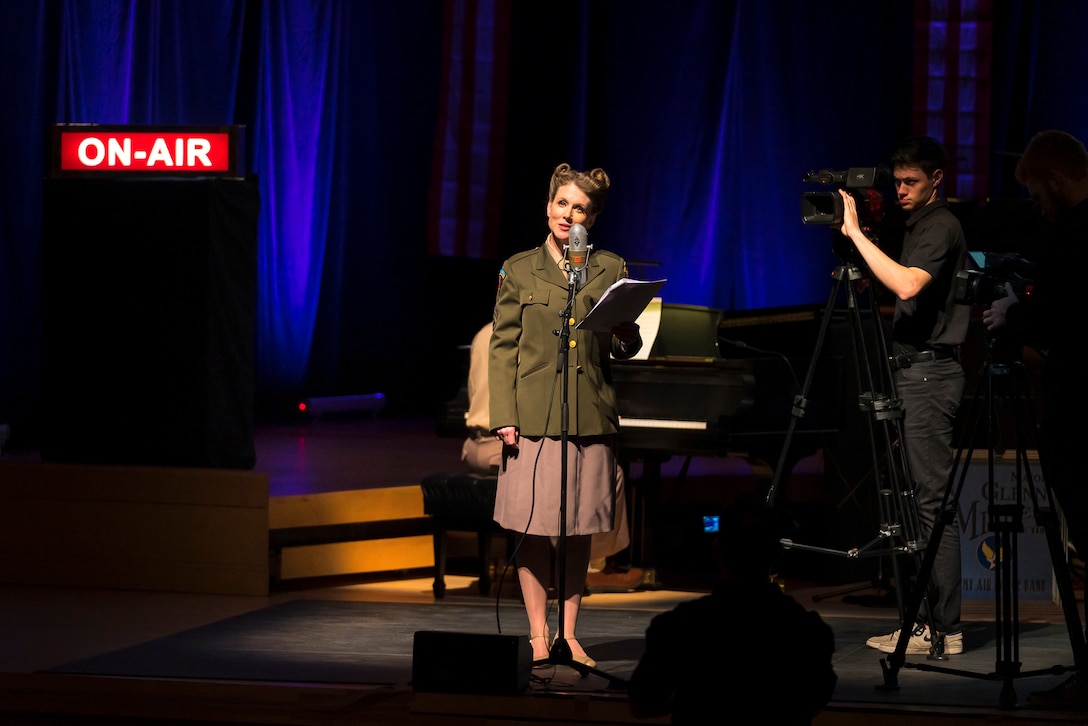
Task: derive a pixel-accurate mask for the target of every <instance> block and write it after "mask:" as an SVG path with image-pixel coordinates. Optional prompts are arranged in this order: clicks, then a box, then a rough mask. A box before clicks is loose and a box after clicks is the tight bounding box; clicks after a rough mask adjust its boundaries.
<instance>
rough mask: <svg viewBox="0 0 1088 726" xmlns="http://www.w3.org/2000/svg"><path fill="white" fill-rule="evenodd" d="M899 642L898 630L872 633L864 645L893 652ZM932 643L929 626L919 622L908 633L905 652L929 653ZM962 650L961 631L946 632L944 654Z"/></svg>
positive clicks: (915, 653) (881, 650) (956, 653)
mask: <svg viewBox="0 0 1088 726" xmlns="http://www.w3.org/2000/svg"><path fill="white" fill-rule="evenodd" d="M898 644H899V631H898V630H896V631H895V632H894V633H888V634H887V635H874V636H873V637H871V638H869V639H868V640H866V641H865V645H867V646H869V647H870V648H876V649H877V650H879V651H880V652H881V653H894V652H895V646H897V645H898ZM931 645H933V640H932V638H931V634H930V632H929V626H928V625H923V624H919V625H916V626H915V627H914V630H913V632H911V634H910V640H908V641H907V650H906V653H907V654H909V655H918V654H919V653H929V649H930V646H931ZM962 652H963V633H946V634H945V636H944V653H945V655H959V654H960V653H962Z"/></svg>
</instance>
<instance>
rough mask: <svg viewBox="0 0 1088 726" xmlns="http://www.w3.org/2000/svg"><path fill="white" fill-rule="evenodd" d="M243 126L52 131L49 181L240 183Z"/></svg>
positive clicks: (60, 128) (76, 126) (64, 127)
mask: <svg viewBox="0 0 1088 726" xmlns="http://www.w3.org/2000/svg"><path fill="white" fill-rule="evenodd" d="M244 128H245V127H244V126H108V125H98V124H56V125H54V126H53V176H54V177H66V176H79V177H103V176H109V177H119V176H125V177H132V176H143V177H147V176H172V177H176V176H182V177H192V176H199V177H204V176H217V177H232V178H241V177H243V176H244V174H243V173H242V172H241V169H242V164H241V155H242V148H243V147H242V130H243V129H244Z"/></svg>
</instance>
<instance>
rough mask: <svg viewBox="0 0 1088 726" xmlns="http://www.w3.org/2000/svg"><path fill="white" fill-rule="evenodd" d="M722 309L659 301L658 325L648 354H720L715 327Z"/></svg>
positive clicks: (659, 355) (666, 355)
mask: <svg viewBox="0 0 1088 726" xmlns="http://www.w3.org/2000/svg"><path fill="white" fill-rule="evenodd" d="M722 316H723V312H722V311H721V310H718V309H717V308H707V307H702V306H700V305H679V304H676V303H662V304H661V325H660V327H659V328H658V331H657V337H656V338H655V339H654V342H653V346H652V347H651V348H650V355H649V358H650V359H651V360H652V359H654V358H677V357H681V358H711V359H712V358H720V357H721V351H720V350H719V349H718V328H719V326H720V325H721V322H722Z"/></svg>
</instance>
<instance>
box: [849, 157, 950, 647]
mask: <svg viewBox="0 0 1088 726" xmlns="http://www.w3.org/2000/svg"><path fill="white" fill-rule="evenodd" d="M945 159H946V157H945V152H944V149H943V148H942V147H941V145H940V143H939V142H938V141H937V140H936V139H933V138H930V137H928V136H923V137H914V138H910V139H907V140H906V141H905V142H903V143H902V144H901V145H900V147H899V148H898V149H897V150H896V152H895V153H894V155H893V156H892V159H891V162H892V173H893V176H894V180H895V190H896V198H897V201H898V203H899V206H900V207H901V208H902V209H903V210H904V211H906V212H907V214H908V215H909V216H908V217H907V220H906V229H905V233H904V236H903V249H902V253H901V254H900V257H899V260H898V261H896V260H894V259H892V258H891V257H889V256H888V255H887V254H885V253H884V251H883V250H881V249H880V248H879V247H878V246H877V245H876V244H875V243H874V242H873V241H872V240H870V239H869V238H868V237H867V236H866V235H865V233H864V232H863V231H862V229H861V227H860V225H859V224H858V212H857V208H856V204H855V201H854V197H853V196H852V195H851V194H849V193H847V192H846V191H845V190H840V192H839V193H840V194H841V195H842V198H843V207H844V213H843V223H842V228H841V230H840V231H841V232H842V234H844V235H846V236H847V237H849V238H850V241H851V242H853V244H854V247H855V249H856V250H857V252H858V253H859V254H860V255H861V256H862V258H863V259H864V261H865V264H866V266H867V267H868V268H869V271H870V272H871V273H872V275H873V276H874V277H875V278H876V279H877V280H879V281H880V282H881V283H882V284H883V285H884V287H886V288H887V289H888V290H889V291H890V292H892V293H893V294H894V295H895V297H896V301H895V313H894V315H893V318H892V335H891V343H892V355H893V365H894V366H895V367H896V369H897V370H896V373H895V378H896V386H897V389H898V395H899V397H900V399H901V400H902V406H903V435H904V437H905V439H906V441H905V442H904V445H905V446H906V447H907V457H908V458H907V461H908V463H909V465H910V468H911V474H912V476H913V479H914V492H915V501H916V502H917V505H918V516H919V520H920V523H921V529H922V531H921V532H920V533H919V535H920V542H921V543H923V544H924V543H925V542H926V541H927V540H928V539H929V536H930V533H931V532H932V531H933V528H934V524H935V523H936V521H937V515H938V510H939V508H940V506H941V504H942V502H943V500H944V494H945V490H946V488H947V485H948V480H949V477H950V476H951V473H952V467H953V462H954V458H955V452H954V447H953V433H954V425H955V419H956V411H957V409H958V408H959V405H960V401H961V399H962V396H963V388H964V382H965V376H964V372H963V368H962V366H961V365H960V363H959V360H958V357H957V349H958V347H959V346H960V345H961V344H962V343H963V341H964V339H965V338H966V336H967V326H968V323H969V317H970V308H969V307H967V306H964V305H957V304H956V302H955V296H954V293H955V280H956V276H957V274H958V273H959V272H960V270H962V269H963V268H964V265H965V262H966V259H967V243H966V241H965V239H964V235H963V229H962V228H961V226H960V223H959V220H958V219H956V217H955V215H954V214H952V211H951V210H950V209H949V208H948V202H947V201H945V200H944V199H942V198H941V196H940V187H941V183H942V182H943V181H944V166H945ZM960 569H961V566H960V542H959V529H958V527H957V526H950V527H946V528H945V529H944V530H943V535H942V537H941V538H940V543H939V547H938V552H937V556H936V559H935V560H934V562H933V571H932V577H931V580H930V582H929V583H928V585H929V590H928V592H929V597H928V599H927V600H928V604H927V610H928V612H926V613H923V614H921V615H923V616H924V617H925V620H926V622H924V623H901V626H904V627H908V628H911V637H910V640H909V642H908V644H907V649H906V652H907V653H915V654H917V653H929V652H930V646H931V645H932V644H933V642H934V636H935V633H942V634H944V636H945V641H944V652H945V653H946V654H950V655H955V654H957V653H962V652H963V633H962V626H961V624H960V606H961V588H962V586H963V585H962V581H961V578H960ZM899 632H900V631H898V630H897V631H895V632H893V633H889V634H887V635H879V636H874V637H872V638H869V640H868V641H866V645H868V646H869V647H871V648H876V649H878V650H880V651H881V652H883V653H894V652H895V649H896V646H897V644H898V642H899Z"/></svg>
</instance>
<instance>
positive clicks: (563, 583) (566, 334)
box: [548, 263, 627, 690]
mask: <svg viewBox="0 0 1088 726" xmlns="http://www.w3.org/2000/svg"><path fill="white" fill-rule="evenodd" d="M583 269H584V268H583ZM581 275H582V271H581V270H576V269H574V268H573V267H571V266H570V264H569V263H568V265H567V305H566V307H565V308H563V312H562V313H560V317H561V318H562V323H561V324H560V326H559V330H558V331H557V334H558V335H559V355H558V356H557V370H556V372H557V373H560V374H561V377H562V387H563V391H562V393H561V394H560V395H561V406H560V419H559V426H560V429H559V446H560V454H559V457H560V458H559V461H560V474H559V538H558V540H557V541H556V545H555V558H556V562H557V563H558V570H559V574H558V577H557V580H558V582H557V587H558V588H559V621H558V625H557V626H556V627H557V628H558V630H559V633H558V635H557V636H556V639H555V642H554V643H553V644H552V649H551V651H549V653H548V661H549V662H550V663H551V664H552V665H565V666H569V667H570V668H573V669H574V670H576V671H578V672H579V673H580V674H582V677H583V678H585V677H586V676H587V675H588V674H590V673H595V674H596V675H599V676H601V677H602V678H606V679H608V681H609V682H610V683H611V684H612V685H613V686H615V687H617V688H620V689H623V690H626V689H627V681H625V680H623V679H622V678H619V677H617V676H613V675H610V674H608V673H605V672H604V671H600V670H597V669H596V668H594V667H592V666H588V665H586V664H585V663H579V662H578V661H576V660H574V656H573V654H572V653H571V650H570V644H569V643H567V639H566V638H565V637H563V633H564V632H565V630H564V625H565V618H566V609H567V607H566V603H567V439H568V432H569V430H570V429H569V422H570V418H569V410H570V391H569V389H568V388H567V384H568V382H569V381H570V369H569V368H568V367H567V359H568V352H569V350H570V323H571V315H572V314H573V311H574V294H575V292H577V290H578V282H579V280H580V278H581Z"/></svg>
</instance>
